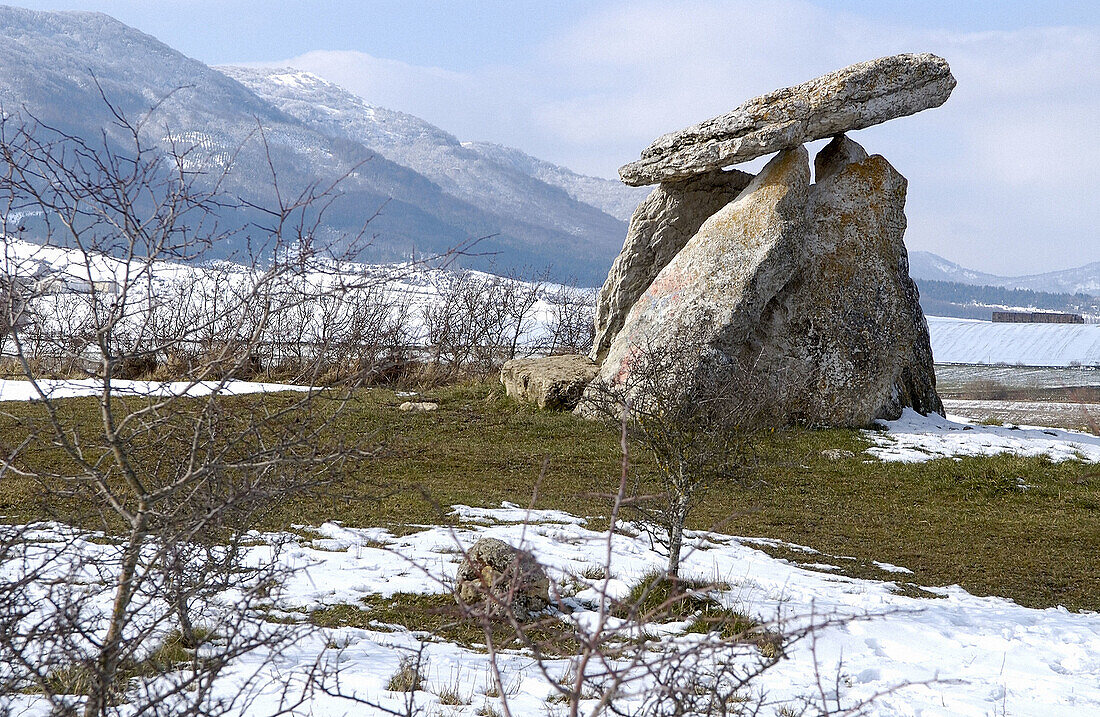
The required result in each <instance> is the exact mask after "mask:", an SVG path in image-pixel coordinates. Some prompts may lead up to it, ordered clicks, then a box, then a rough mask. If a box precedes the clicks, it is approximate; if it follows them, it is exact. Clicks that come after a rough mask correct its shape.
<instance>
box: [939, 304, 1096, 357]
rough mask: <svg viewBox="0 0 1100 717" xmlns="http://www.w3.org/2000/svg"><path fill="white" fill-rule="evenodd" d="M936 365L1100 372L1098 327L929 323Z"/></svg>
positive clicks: (954, 321) (956, 321) (964, 321)
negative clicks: (1073, 367)
mask: <svg viewBox="0 0 1100 717" xmlns="http://www.w3.org/2000/svg"><path fill="white" fill-rule="evenodd" d="M928 334H929V337H930V338H931V340H932V356H933V358H934V359H935V361H936V363H959V364H1010V365H1013V364H1021V365H1024V366H1071V365H1082V366H1100V324H1007V323H1006V324H994V323H991V322H988V321H973V320H968V319H948V318H942V317H939V316H929V317H928Z"/></svg>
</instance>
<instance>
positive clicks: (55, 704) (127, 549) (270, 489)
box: [0, 99, 390, 717]
mask: <svg viewBox="0 0 1100 717" xmlns="http://www.w3.org/2000/svg"><path fill="white" fill-rule="evenodd" d="M104 102H106V103H107V106H108V107H109V108H110V109H111V110H112V112H113V113H114V118H115V125H116V126H115V127H113V128H112V131H113V133H114V134H116V135H120V136H122V137H124V138H125V141H123V143H122V145H121V146H120V145H117V144H115V143H113V142H112V141H109V140H108V139H106V135H105V137H104V139H103V141H102V143H101V144H92V143H89V142H88V141H85V140H83V139H80V138H77V137H72V136H68V135H65V134H64V133H62V132H60V131H57V130H54V129H51V128H49V127H45V126H42V125H40V124H37V123H36V122H34V121H33V119H25V118H21V117H20V116H17V115H7V114H5V115H4V117H3V118H0V231H3V232H4V233H5V234H8V233H9V232H10V231H11V227H9V226H7V224H6V222H7V217H13V216H20V215H21V214H25V213H27V212H32V213H38V214H39V215H40V216H42V217H43V218H44V223H45V230H44V231H45V235H44V236H41V237H37V238H38V239H41V240H42V242H43V243H44V244H45V245H46V246H48V247H59V248H64V249H65V250H67V251H69V252H70V253H71V255H72V256H73V257H75V259H76V261H75V264H72V265H71V266H70V271H71V272H76V279H77V281H78V285H77V288H78V289H79V291H71V292H63V293H55V292H52V291H49V290H46V289H45V288H42V287H39V288H38V290H36V291H35V292H33V293H32V294H30V295H29V296H24V295H17V294H16V293H15V292H8V293H7V294H6V298H5V301H4V305H3V306H2V307H0V312H2V314H3V316H4V319H5V325H6V326H8V327H9V329H10V332H9V334H8V350H9V351H11V352H12V353H13V355H14V361H15V363H16V364H17V366H18V367H19V369H20V370H21V372H22V374H23V376H24V377H25V378H26V379H27V380H28V381H29V383H30V385H31V387H32V388H33V390H34V391H35V393H36V396H37V400H38V401H39V403H40V406H41V410H36V411H29V412H19V413H18V414H10V413H7V414H4V416H3V417H4V418H5V420H6V421H8V423H9V425H11V426H13V427H14V429H17V430H16V434H18V435H19V436H21V438H19V439H17V443H16V444H15V445H5V446H4V460H3V462H2V463H0V479H5V478H6V479H8V480H22V481H28V482H30V484H31V485H33V486H34V487H35V490H36V491H37V493H38V494H39V495H40V496H41V506H40V508H39V509H40V510H45V511H50V513H51V514H52V515H54V516H55V518H56V519H57V522H56V523H54V524H50V525H40V526H0V563H2V564H3V565H4V566H5V571H4V572H3V573H2V577H0V664H2V665H4V667H3V668H0V700H2V701H3V702H4V704H5V705H10V704H11V701H12V700H19V699H25V696H26V695H32V694H33V695H37V696H38V697H39V698H40V699H42V700H45V701H46V703H48V705H49V708H50V709H51V710H53V711H54V712H55V713H57V714H76V713H81V714H83V715H85V716H86V717H94V716H102V715H111V714H120V713H125V714H128V715H141V714H173V715H222V714H230V713H243V712H246V711H248V709H249V705H250V704H251V701H252V700H253V699H255V697H256V695H257V694H259V692H260V691H262V690H263V689H271V687H272V686H271V685H269V684H261V683H260V682H259V681H258V680H259V679H260V678H259V674H260V672H259V671H257V672H255V673H253V674H252V675H251V677H249V676H248V675H247V674H246V675H244V676H243V677H242V679H243V680H244V682H243V683H241V684H240V685H238V689H239V692H238V693H237V694H236V696H233V695H227V694H225V693H216V692H215V690H214V684H215V680H216V678H217V676H218V675H219V674H221V673H222V672H223V670H224V669H225V668H226V666H228V665H229V664H231V663H233V662H234V661H235V660H238V659H239V658H241V657H242V656H244V655H246V654H253V653H254V654H258V655H259V656H260V657H259V663H258V664H269V663H270V661H271V660H273V659H275V657H276V656H277V655H278V654H279V652H280V651H281V650H282V649H284V648H285V647H286V646H288V645H289V644H291V643H292V642H293V641H294V640H295V639H298V638H300V637H301V633H302V630H303V628H301V627H300V626H293V625H279V624H274V623H271V622H269V621H267V620H265V610H266V609H267V608H268V607H270V606H271V605H272V604H274V603H275V602H276V601H277V599H278V597H279V594H280V591H281V590H282V584H283V583H284V582H285V580H286V578H287V573H286V570H287V569H286V568H285V567H281V563H280V561H279V560H278V554H279V550H280V546H279V543H278V542H273V541H272V540H271V539H269V538H263V539H261V538H258V537H257V536H255V535H252V534H251V533H250V532H249V531H250V528H251V527H252V526H253V525H255V524H256V522H257V521H258V520H260V519H261V518H262V517H263V516H264V515H265V514H266V513H267V512H268V511H271V510H275V509H278V507H279V506H281V505H282V504H284V503H285V501H286V500H288V499H289V498H291V497H293V496H295V495H298V494H300V493H301V492H302V491H305V490H313V489H316V488H317V487H319V486H324V485H325V484H326V483H327V482H328V481H331V480H334V479H337V478H339V477H340V476H342V475H344V473H345V471H346V469H347V466H348V464H349V463H350V462H353V461H355V460H358V459H359V458H361V457H362V456H363V455H364V452H363V451H362V449H361V447H360V446H358V445H348V444H346V443H345V442H343V441H338V440H335V439H334V438H333V433H332V432H331V431H330V427H331V426H332V425H333V422H334V421H337V420H339V417H340V415H341V412H342V410H343V408H344V406H345V404H346V402H347V401H348V400H349V398H350V395H351V394H350V393H349V392H347V391H340V392H330V393H328V394H326V396H325V400H323V401H321V400H318V399H319V396H320V394H319V392H318V391H317V390H316V389H309V390H299V391H295V392H292V393H284V394H281V395H278V396H264V395H262V394H261V395H258V396H250V397H238V398H231V397H230V394H231V393H232V391H233V386H234V382H235V381H237V380H239V379H244V378H255V377H260V376H262V375H264V373H265V372H266V371H267V370H269V368H270V364H271V363H272V362H273V361H274V359H276V358H277V359H279V360H280V361H283V362H289V365H290V366H292V368H290V369H286V371H287V373H288V374H291V373H292V375H293V377H295V378H296V379H298V380H300V381H301V382H302V383H304V384H306V385H309V386H315V385H317V383H318V382H319V381H320V379H321V378H322V377H323V376H325V375H326V374H327V373H328V372H330V371H334V370H335V371H336V372H337V373H339V374H340V375H341V376H352V377H361V376H362V375H363V374H364V373H365V372H364V370H363V368H362V366H363V365H365V364H374V363H375V362H376V361H377V360H378V356H379V355H382V354H384V353H385V352H386V351H388V350H389V348H390V347H388V346H385V345H377V344H376V345H368V342H367V341H366V340H365V337H364V335H365V334H366V333H372V334H373V333H374V331H375V328H373V325H371V324H369V323H367V324H364V323H357V322H361V321H364V320H365V321H368V322H369V321H376V322H381V323H382V324H384V323H385V320H383V319H380V318H379V317H380V316H382V315H387V316H388V315H389V310H390V306H389V305H388V304H387V305H386V308H385V310H382V309H379V310H378V311H376V312H375V313H374V314H369V312H368V314H369V315H368V316H367V317H361V316H358V315H355V316H353V314H354V313H355V312H357V311H360V310H361V309H363V308H370V306H371V304H370V302H372V301H375V299H373V298H371V297H377V296H378V294H377V293H376V289H377V287H378V284H379V279H378V278H376V277H372V276H370V275H366V274H364V275H357V274H355V273H352V272H349V271H348V270H346V269H345V268H344V267H346V266H348V264H346V263H345V262H347V261H349V260H352V259H354V258H355V256H356V252H357V251H358V250H359V249H360V248H362V244H363V238H364V237H363V236H362V235H361V236H359V237H344V238H342V239H341V244H340V245H339V246H337V245H336V244H332V245H323V244H322V242H320V241H319V240H318V239H317V230H318V227H319V225H320V222H321V218H322V216H323V213H324V211H325V210H326V209H327V208H328V207H329V206H330V205H331V203H332V202H333V201H334V200H335V199H336V197H337V195H338V192H337V191H336V184H333V185H330V186H308V187H305V188H303V189H301V191H299V192H298V193H293V192H288V191H286V188H285V187H282V188H281V187H279V183H278V177H277V176H276V175H275V173H274V170H272V176H271V182H272V186H273V189H274V191H273V196H274V197H275V202H276V203H275V205H274V206H271V207H252V208H253V209H255V210H256V211H260V212H262V214H263V216H265V217H266V218H267V220H266V222H265V224H264V225H263V226H257V227H254V228H253V232H254V233H253V234H252V235H251V236H250V237H249V239H250V241H249V242H248V246H249V247H250V248H249V249H248V250H247V251H242V252H241V253H239V254H237V255H235V256H234V257H233V259H234V261H233V262H229V261H226V260H224V259H215V253H214V252H215V251H216V250H219V249H220V246H221V245H222V244H223V243H224V242H225V241H227V240H229V239H230V238H231V237H230V236H229V235H227V234H225V233H224V232H223V231H221V230H219V229H218V222H217V215H218V212H219V211H221V210H222V209H223V208H224V207H225V206H227V205H229V204H232V203H234V200H233V198H232V197H226V196H224V195H223V194H222V193H221V190H220V178H219V177H202V181H201V182H200V181H198V180H199V176H198V175H196V174H195V173H194V172H193V171H191V170H190V169H188V166H189V165H188V162H187V150H182V149H179V148H175V147H171V148H169V149H168V150H159V149H156V148H152V147H149V146H147V145H146V144H145V142H144V141H143V139H142V137H143V136H144V134H143V127H144V123H145V122H147V121H148V117H143V118H141V119H140V120H138V121H131V120H129V119H128V118H126V117H124V116H123V115H122V114H121V113H119V112H117V111H115V110H114V108H113V106H111V105H110V103H109V102H107V100H106V99H104ZM257 138H258V141H260V142H262V141H263V136H262V131H259V132H258V134H257ZM230 166H231V164H230ZM8 259H9V260H11V261H9V263H8V265H7V266H6V267H5V269H6V271H7V274H8V275H9V276H18V275H20V274H19V272H20V271H21V270H25V269H28V268H29V267H26V266H19V265H18V264H19V263H20V262H19V261H18V260H16V258H14V257H12V256H10V255H8ZM167 261H172V262H187V266H190V267H191V268H190V269H180V271H183V272H185V276H186V277H187V278H186V279H185V280H184V281H180V282H175V283H171V284H169V285H167V286H166V285H165V283H164V281H162V277H161V276H160V275H159V274H158V271H159V268H160V267H162V266H164V263H165V262H167ZM81 272H82V274H81ZM105 275H106V276H108V277H109V278H106V279H105V278H104V276H105ZM347 297H354V298H353V299H350V300H349V299H348V298H347ZM318 320H321V321H326V320H330V321H332V322H333V325H332V326H331V327H318V326H317V324H316V323H315V322H316V321H318ZM289 327H294V332H296V333H290V328H289ZM284 332H286V333H284ZM287 333H290V336H289V338H290V339H292V340H286V339H287ZM381 334H382V335H385V334H386V332H385V331H384V330H383V331H381ZM382 343H383V344H384V343H385V341H383V342H382ZM352 344H354V345H355V346H356V350H355V351H354V352H352V355H351V356H350V357H349V356H348V354H347V353H346V352H347V351H348V349H349V347H350V346H351V345H352ZM274 346H277V347H278V348H273V347H274ZM288 347H290V348H288ZM290 351H293V352H294V353H289V352H290ZM47 357H48V358H49V360H51V361H53V362H54V363H53V364H52V365H50V366H49V367H48V368H49V369H50V370H52V371H56V372H58V373H63V374H65V373H67V374H74V373H75V374H77V375H80V374H81V373H82V374H83V375H85V376H88V377H89V378H92V379H94V380H95V382H96V383H95V385H96V388H97V391H98V393H97V396H96V397H95V398H94V402H95V406H94V410H93V411H90V412H88V411H82V410H81V409H80V408H79V406H78V405H77V404H71V403H66V402H65V401H62V400H59V399H58V398H57V397H56V396H55V395H54V393H53V388H52V386H51V385H50V384H49V383H47V382H45V381H43V380H42V379H43V375H42V368H43V362H44V360H45V358H47ZM265 358H266V360H267V362H268V364H269V365H268V366H265V365H264V363H265ZM349 359H350V360H349ZM284 365H286V363H284ZM334 367H335V368H334ZM353 367H354V368H353ZM150 374H153V375H157V374H159V375H162V376H169V375H170V376H171V377H172V378H181V379H183V382H182V385H175V386H174V387H173V388H172V390H170V391H163V390H158V388H157V387H156V386H152V387H150V388H149V389H148V390H146V389H143V388H142V387H141V386H140V385H139V386H133V385H129V384H127V383H124V382H122V380H123V379H129V378H137V377H144V376H148V375H150ZM364 438H365V439H366V438H367V437H364ZM37 446H52V447H53V448H54V449H55V454H54V455H53V456H52V457H51V458H50V459H49V460H48V461H46V462H45V463H44V462H43V461H42V460H41V458H40V454H39V453H38V452H36V451H35V450H33V449H34V448H35V447H37ZM70 526H77V527H70ZM92 529H96V530H98V531H100V532H99V533H98V534H97V533H89V532H88V531H89V530H92ZM96 535H99V536H100V537H99V538H98V539H95V540H93V538H96ZM257 540H260V542H261V544H262V547H263V549H264V550H265V551H267V554H268V557H269V559H268V560H267V561H265V562H261V563H260V564H256V563H255V562H253V561H250V560H249V559H246V556H247V555H248V554H249V551H250V550H251V549H253V548H255V547H256V541H257ZM169 648H170V649H169ZM166 650H167V651H166ZM312 679H313V678H312V676H310V675H304V676H302V679H301V680H300V681H299V682H298V683H297V688H294V684H295V683H294V682H287V684H286V685H285V686H284V688H283V693H282V695H281V696H280V697H279V699H278V700H277V702H278V704H279V705H280V707H279V708H278V711H279V712H282V711H287V710H290V709H292V708H293V707H294V706H295V705H296V704H299V703H300V702H301V701H302V700H305V699H307V698H308V694H309V689H310V685H311V684H312ZM292 688H293V689H296V691H294V692H292ZM5 709H6V707H5ZM0 711H2V710H0Z"/></svg>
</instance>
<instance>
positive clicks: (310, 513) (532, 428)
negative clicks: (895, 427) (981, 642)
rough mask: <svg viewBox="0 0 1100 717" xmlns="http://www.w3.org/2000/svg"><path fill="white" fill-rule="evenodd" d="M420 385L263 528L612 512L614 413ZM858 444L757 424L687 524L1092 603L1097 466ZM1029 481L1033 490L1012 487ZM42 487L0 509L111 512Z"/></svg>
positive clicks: (54, 462)
mask: <svg viewBox="0 0 1100 717" xmlns="http://www.w3.org/2000/svg"><path fill="white" fill-rule="evenodd" d="M422 399H423V400H432V401H437V402H439V403H440V408H439V410H438V411H435V412H432V413H403V412H400V411H398V410H397V406H398V405H399V404H400V403H401V401H402V400H403V399H401V398H399V397H397V396H396V395H395V394H394V393H392V392H390V391H388V390H383V389H374V390H370V391H363V392H360V393H358V394H356V396H355V398H354V400H353V402H352V403H351V404H350V405H349V406H348V408H347V410H346V411H345V412H344V413H343V414H342V415H341V416H340V417H339V418H338V419H337V423H336V425H335V431H334V434H333V439H334V440H336V439H348V440H361V441H363V442H364V443H365V444H367V445H369V446H370V447H371V448H372V457H370V458H368V459H366V460H363V461H361V462H360V463H358V464H356V465H355V466H352V467H351V469H350V470H349V471H348V472H347V474H346V475H344V476H342V477H340V478H339V480H336V481H335V482H333V483H331V484H327V485H325V486H324V487H323V488H321V489H318V490H316V491H313V492H312V493H311V494H308V495H304V496H302V497H300V498H297V499H294V500H288V501H281V502H279V503H278V504H277V505H273V506H271V507H270V509H269V510H267V511H266V512H265V513H264V514H263V517H262V520H263V524H262V525H256V526H255V527H257V528H269V529H276V528H286V527H288V526H289V525H290V524H292V523H305V524H314V525H318V524H320V523H322V522H324V521H328V520H339V521H342V522H343V523H344V524H345V525H348V526H385V527H387V528H390V529H391V530H393V531H395V532H402V531H413V530H417V529H418V528H417V527H416V526H417V525H422V524H441V523H446V522H448V521H450V520H452V519H451V518H450V517H449V516H448V512H449V506H450V505H452V504H455V503H465V504H469V505H475V506H488V507H493V506H497V505H499V504H500V503H501V502H502V501H511V502H514V503H518V504H521V505H526V504H528V503H529V502H530V501H531V500H532V496H533V495H535V489H536V485H537V496H536V499H535V504H536V506H537V507H540V508H559V509H563V510H567V511H569V512H571V513H574V514H579V515H585V516H590V517H593V518H595V520H594V521H593V523H592V525H593V526H595V527H598V526H599V525H601V524H606V523H605V522H602V521H606V517H605V516H606V515H607V514H608V508H609V499H608V496H609V495H610V494H612V493H613V492H614V491H615V489H616V487H617V485H618V474H619V467H620V461H621V456H620V453H619V446H618V435H617V431H615V430H614V428H613V427H606V426H602V425H599V424H595V423H590V422H587V421H583V420H580V419H577V418H575V417H573V416H572V415H569V414H556V413H544V412H539V411H537V410H535V409H533V408H530V407H528V406H521V405H518V404H516V403H514V402H512V401H510V400H509V399H507V398H505V397H504V396H503V393H502V390H501V389H500V387H499V385H494V384H493V383H491V382H490V383H482V384H466V385H459V386H452V387H447V388H440V389H432V390H426V391H423V392H422ZM286 400H290V399H287V398H285V397H279V396H266V397H262V396H242V397H235V398H231V399H225V401H224V404H225V406H226V408H227V413H231V414H239V415H247V414H248V412H249V411H251V410H254V409H256V408H258V407H263V406H265V405H266V406H271V405H273V404H275V403H278V402H280V401H286ZM61 405H62V406H63V412H64V413H65V416H66V420H67V421H71V422H72V423H73V425H75V426H78V427H80V429H81V431H82V433H83V434H84V435H85V436H86V440H87V441H91V440H94V437H95V436H96V435H97V434H96V430H97V429H96V423H95V421H96V404H95V401H94V399H70V400H67V401H64V402H62V403H61ZM2 408H3V409H4V410H5V411H7V412H8V413H9V414H10V415H9V416H8V417H7V418H0V437H2V443H3V447H11V446H14V445H16V444H17V443H18V441H19V440H21V438H22V436H23V435H25V432H26V427H25V425H24V424H22V423H21V422H20V421H21V420H23V421H25V420H26V419H28V418H34V417H36V416H40V415H41V411H42V409H41V408H40V407H37V406H34V405H32V404H29V403H22V404H4V405H3V406H2ZM320 410H322V411H323V410H326V409H325V408H324V405H322V406H321V409H320ZM36 412H37V413H36ZM166 446H168V447H167V448H166ZM866 447H867V440H866V438H865V437H864V436H863V434H861V433H860V432H858V431H850V430H805V429H791V430H784V431H774V432H769V433H765V434H762V435H761V436H759V437H758V439H757V440H756V441H755V447H754V451H753V455H752V458H751V466H750V467H751V476H752V478H751V480H750V481H748V483H737V484H735V483H729V484H724V485H717V486H714V487H713V488H712V489H711V490H710V491H709V492H708V493H707V494H706V495H705V496H704V498H703V500H702V502H701V504H700V506H699V508H698V509H697V510H696V511H695V513H694V515H693V516H692V519H691V521H690V522H691V525H692V527H694V528H713V529H716V530H719V531H722V532H727V533H733V534H737V535H745V536H755V537H765V538H776V539H779V540H783V541H788V542H794V543H799V544H802V545H807V546H811V547H813V548H815V549H817V550H820V551H822V552H823V553H825V554H826V555H825V556H822V555H812V554H807V555H804V556H801V558H800V559H799V561H800V562H807V563H814V562H830V559H829V558H828V556H829V555H833V556H852V557H855V558H856V560H855V561H843V560H840V561H835V562H837V563H838V565H839V567H841V568H842V570H843V571H844V572H846V573H848V574H855V575H857V576H866V577H876V578H879V579H886V580H904V581H905V582H907V583H913V584H916V585H929V586H943V585H951V584H956V583H957V584H960V585H962V586H963V587H965V588H967V589H968V590H970V591H971V592H974V593H976V594H979V595H986V594H993V595H1001V596H1005V597H1009V598H1012V599H1015V600H1017V601H1019V602H1021V603H1022V604H1025V605H1029V606H1036V607H1047V606H1052V605H1059V604H1060V605H1065V606H1066V607H1068V608H1070V609H1075V610H1083V609H1085V610H1100V591H1097V590H1096V589H1095V586H1096V585H1097V584H1100V559H1098V557H1100V468H1097V467H1096V466H1093V465H1086V464H1082V463H1078V462H1072V461H1071V462H1066V463H1061V464H1053V463H1051V462H1049V461H1047V460H1045V459H1042V458H1019V457H1013V456H999V457H993V458H964V459H962V460H957V461H956V460H950V459H941V460H935V461H929V462H927V463H921V464H912V465H906V464H889V463H881V462H878V461H876V460H873V459H871V458H870V457H869V456H867V454H865V453H863V451H864V449H865V448H866ZM170 448H171V446H169V445H168V444H167V443H166V442H165V441H161V442H159V443H157V444H156V445H154V446H151V447H150V450H149V454H150V460H153V461H159V462H170V461H171V460H178V457H177V458H173V457H172V453H171V450H170ZM829 448H839V449H845V450H849V451H851V452H852V453H853V456H852V457H851V458H842V459H839V460H829V459H827V458H824V457H823V456H822V455H821V452H822V451H823V450H825V449H829ZM27 461H28V462H30V463H33V464H34V465H36V466H38V467H39V468H50V467H57V466H62V465H64V464H65V463H66V459H65V458H64V457H63V456H62V454H61V452H60V451H59V450H58V449H57V448H55V447H53V446H52V445H50V444H49V443H48V442H46V441H41V440H39V441H37V442H36V443H35V444H34V446H33V448H32V450H31V451H30V454H29V455H28V457H27ZM544 462H545V464H546V470H545V474H544V477H543V479H542V480H541V482H540V481H539V476H540V474H541V473H543V465H544ZM631 471H632V473H634V474H637V475H639V476H640V477H641V481H642V485H643V488H649V489H652V482H651V479H652V477H653V467H652V463H651V462H650V461H649V460H648V459H647V457H646V456H644V455H642V454H635V455H633V456H632V457H631ZM1021 483H1023V484H1026V485H1027V486H1028V488H1027V489H1026V490H1021V489H1020V488H1019V485H1020V484H1021ZM41 498H42V494H41V490H40V487H39V486H38V484H37V483H35V482H33V481H30V480H27V479H21V478H17V477H15V476H13V475H10V474H9V475H5V476H4V477H3V478H0V515H5V516H10V517H9V518H8V519H9V520H20V521H26V520H32V519H37V518H42V517H60V518H65V519H69V520H71V521H72V522H76V523H80V524H84V525H87V526H88V527H94V528H103V527H105V526H103V525H101V524H97V523H96V519H95V513H94V512H93V511H89V510H87V505H86V504H84V503H82V502H81V501H88V500H90V498H89V497H87V496H85V495H81V496H78V497H74V498H73V499H72V501H69V502H68V503H66V502H65V501H58V500H56V499H53V500H51V501H50V502H49V503H45V502H44V501H43V500H42V499H41ZM601 516H604V517H603V518H601ZM106 527H110V526H106ZM784 557H787V558H788V559H796V558H799V556H796V555H791V556H784ZM875 560H877V561H883V562H889V563H893V564H895V565H902V566H905V567H908V568H910V569H912V570H913V571H914V573H915V574H913V575H907V574H905V575H898V574H884V573H882V571H880V570H877V569H874V568H873V566H872V565H871V561H875ZM913 594H921V593H920V591H915V590H914V591H913Z"/></svg>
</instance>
